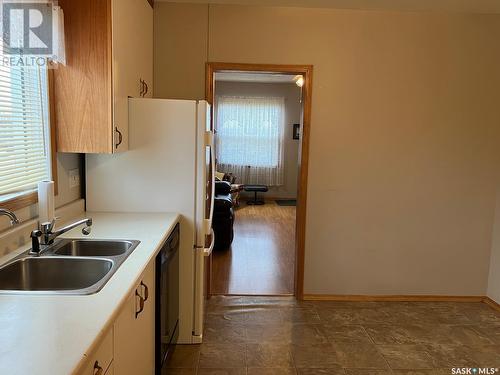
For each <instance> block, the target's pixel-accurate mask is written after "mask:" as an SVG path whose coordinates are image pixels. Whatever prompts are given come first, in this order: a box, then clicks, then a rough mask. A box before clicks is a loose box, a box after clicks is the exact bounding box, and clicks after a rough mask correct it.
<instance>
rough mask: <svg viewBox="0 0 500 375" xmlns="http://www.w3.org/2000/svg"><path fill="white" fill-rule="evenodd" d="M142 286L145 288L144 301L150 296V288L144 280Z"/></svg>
mask: <svg viewBox="0 0 500 375" xmlns="http://www.w3.org/2000/svg"><path fill="white" fill-rule="evenodd" d="M141 286H142V287H143V288H144V302H146V301H147V300H148V298H149V288H148V286H147V285H146V284H144V283H143V282H142V281H141Z"/></svg>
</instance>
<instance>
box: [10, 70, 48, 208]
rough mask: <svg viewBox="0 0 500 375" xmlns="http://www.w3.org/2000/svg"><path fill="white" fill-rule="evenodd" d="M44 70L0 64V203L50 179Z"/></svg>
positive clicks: (46, 88)
mask: <svg viewBox="0 0 500 375" xmlns="http://www.w3.org/2000/svg"><path fill="white" fill-rule="evenodd" d="M49 118H50V114H49V98H48V71H47V68H46V67H45V66H41V67H34V66H30V67H24V66H8V65H0V202H5V201H8V200H10V199H11V198H14V197H17V196H19V195H23V194H24V193H27V192H31V191H33V190H34V189H36V186H37V183H38V182H40V181H42V180H47V179H50V178H51V163H50V161H51V149H50V125H49V122H50V121H49Z"/></svg>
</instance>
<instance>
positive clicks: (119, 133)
mask: <svg viewBox="0 0 500 375" xmlns="http://www.w3.org/2000/svg"><path fill="white" fill-rule="evenodd" d="M115 132H117V133H118V142H117V143H116V144H115V148H118V146H120V145H121V144H122V141H123V135H122V132H121V131H119V130H118V127H116V126H115Z"/></svg>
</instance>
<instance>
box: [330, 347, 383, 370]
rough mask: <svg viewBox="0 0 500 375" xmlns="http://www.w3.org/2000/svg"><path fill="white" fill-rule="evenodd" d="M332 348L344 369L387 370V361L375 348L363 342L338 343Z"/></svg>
mask: <svg viewBox="0 0 500 375" xmlns="http://www.w3.org/2000/svg"><path fill="white" fill-rule="evenodd" d="M333 347H334V348H335V351H336V352H337V357H338V360H339V363H340V364H341V365H342V367H344V368H363V369H387V368H388V365H387V361H386V360H385V358H384V357H383V356H382V354H380V352H379V351H378V349H377V347H376V346H375V345H373V344H370V343H363V342H339V343H334V344H333Z"/></svg>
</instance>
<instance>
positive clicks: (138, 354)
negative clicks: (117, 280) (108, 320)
mask: <svg viewBox="0 0 500 375" xmlns="http://www.w3.org/2000/svg"><path fill="white" fill-rule="evenodd" d="M154 266H155V264H154V261H153V262H151V264H150V265H149V266H148V268H147V269H146V270H145V271H144V274H143V278H142V280H141V282H140V283H139V284H138V285H137V286H136V288H135V289H134V291H133V293H132V294H131V295H130V296H129V297H128V299H127V301H126V303H125V306H124V307H123V309H122V311H121V312H120V314H119V315H118V318H117V319H116V321H115V325H114V361H113V363H114V371H115V373H116V374H120V375H129V374H130V375H137V374H144V375H154V370H155V350H154V346H155V335H154V327H155V285H154V280H155V278H154V275H155V269H154ZM146 294H147V298H145V297H146ZM140 296H142V297H143V298H144V299H145V301H144V305H143V309H142V311H140V310H141V302H140V301H141V297H140Z"/></svg>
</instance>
